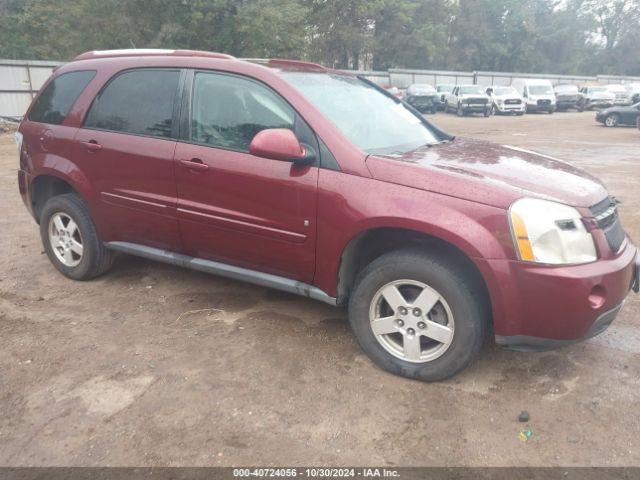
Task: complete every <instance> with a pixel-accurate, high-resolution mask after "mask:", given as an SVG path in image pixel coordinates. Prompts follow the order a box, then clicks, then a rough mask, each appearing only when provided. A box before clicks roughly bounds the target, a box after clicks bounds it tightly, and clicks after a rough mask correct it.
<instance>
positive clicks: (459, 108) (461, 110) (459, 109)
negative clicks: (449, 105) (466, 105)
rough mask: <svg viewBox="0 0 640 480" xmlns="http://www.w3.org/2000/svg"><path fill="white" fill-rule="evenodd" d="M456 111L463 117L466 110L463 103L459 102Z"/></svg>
mask: <svg viewBox="0 0 640 480" xmlns="http://www.w3.org/2000/svg"><path fill="white" fill-rule="evenodd" d="M456 113H457V114H458V116H459V117H462V116H463V115H464V110H463V109H462V104H461V103H458V109H457V110H456Z"/></svg>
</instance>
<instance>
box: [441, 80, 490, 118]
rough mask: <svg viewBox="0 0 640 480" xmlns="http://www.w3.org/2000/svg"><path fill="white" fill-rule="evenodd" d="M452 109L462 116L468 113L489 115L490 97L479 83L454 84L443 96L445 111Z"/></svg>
mask: <svg viewBox="0 0 640 480" xmlns="http://www.w3.org/2000/svg"><path fill="white" fill-rule="evenodd" d="M446 111H452V112H455V113H457V114H458V116H460V117H461V116H463V115H466V114H468V113H482V114H483V115H484V116H485V117H488V116H489V115H491V99H490V98H489V95H487V94H486V93H485V92H484V90H483V89H482V87H481V86H480V85H456V86H455V87H454V89H453V90H452V91H451V93H448V94H447V95H446V98H445V112H446Z"/></svg>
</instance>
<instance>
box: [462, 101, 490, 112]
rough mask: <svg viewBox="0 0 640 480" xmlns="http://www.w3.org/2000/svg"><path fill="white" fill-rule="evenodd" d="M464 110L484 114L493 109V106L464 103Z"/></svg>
mask: <svg viewBox="0 0 640 480" xmlns="http://www.w3.org/2000/svg"><path fill="white" fill-rule="evenodd" d="M461 105H462V110H463V111H465V112H476V113H484V112H486V111H488V110H489V109H490V108H491V105H488V104H485V105H482V104H468V103H462V104H461Z"/></svg>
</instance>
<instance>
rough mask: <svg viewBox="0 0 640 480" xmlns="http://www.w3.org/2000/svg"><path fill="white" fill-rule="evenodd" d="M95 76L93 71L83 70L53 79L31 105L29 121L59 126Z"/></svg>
mask: <svg viewBox="0 0 640 480" xmlns="http://www.w3.org/2000/svg"><path fill="white" fill-rule="evenodd" d="M95 75H96V72H95V71H94V70H85V71H81V72H69V73H63V74H62V75H60V76H59V77H56V78H54V79H53V80H52V81H51V82H50V83H49V85H47V88H45V89H44V91H43V92H42V93H41V94H40V96H39V97H38V100H36V103H35V104H34V105H33V108H32V109H31V112H29V120H31V121H32V122H42V123H50V124H53V125H60V124H61V123H62V122H64V119H65V118H66V116H67V114H68V113H69V110H71V107H72V106H73V104H74V103H75V101H76V100H77V99H78V97H79V96H80V94H81V93H82V91H83V90H84V89H85V87H86V86H87V85H89V82H90V81H91V80H92V79H93V77H95Z"/></svg>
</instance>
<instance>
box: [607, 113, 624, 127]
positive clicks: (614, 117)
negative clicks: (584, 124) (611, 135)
mask: <svg viewBox="0 0 640 480" xmlns="http://www.w3.org/2000/svg"><path fill="white" fill-rule="evenodd" d="M619 123H620V116H619V115H618V114H617V113H612V114H610V115H607V118H605V119H604V124H605V126H607V127H617V126H618V124H619Z"/></svg>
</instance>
